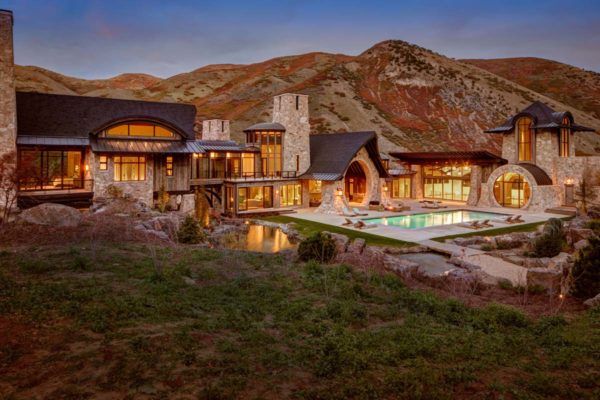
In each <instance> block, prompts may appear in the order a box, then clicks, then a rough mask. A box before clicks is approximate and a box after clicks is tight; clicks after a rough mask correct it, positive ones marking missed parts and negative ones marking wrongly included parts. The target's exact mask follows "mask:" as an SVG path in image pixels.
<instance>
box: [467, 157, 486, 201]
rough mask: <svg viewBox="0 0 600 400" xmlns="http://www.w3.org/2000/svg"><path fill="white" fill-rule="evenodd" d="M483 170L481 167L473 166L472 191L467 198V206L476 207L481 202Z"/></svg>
mask: <svg viewBox="0 0 600 400" xmlns="http://www.w3.org/2000/svg"><path fill="white" fill-rule="evenodd" d="M482 179H483V178H482V169H481V166H479V165H473V166H471V190H470V191H469V197H468V198H467V205H469V206H475V205H477V203H478V202H479V196H480V195H481V181H482Z"/></svg>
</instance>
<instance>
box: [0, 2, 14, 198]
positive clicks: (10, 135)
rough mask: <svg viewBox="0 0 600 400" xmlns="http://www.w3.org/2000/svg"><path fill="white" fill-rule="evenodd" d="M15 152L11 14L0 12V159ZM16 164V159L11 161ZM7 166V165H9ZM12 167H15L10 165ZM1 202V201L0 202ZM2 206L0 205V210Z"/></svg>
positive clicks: (9, 12)
mask: <svg viewBox="0 0 600 400" xmlns="http://www.w3.org/2000/svg"><path fill="white" fill-rule="evenodd" d="M16 151H17V104H16V98H15V65H14V52H13V14H12V11H8V10H0V157H3V156H4V155H6V154H11V153H13V154H14V155H15V156H16ZM10 161H11V163H10V164H12V163H13V162H14V163H16V157H14V158H12V159H11V160H10ZM10 164H9V165H10ZM12 165H13V167H16V165H14V164H12ZM0 201H1V200H0ZM2 206H4V204H2V203H0V208H2Z"/></svg>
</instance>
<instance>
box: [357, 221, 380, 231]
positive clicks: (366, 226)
mask: <svg viewBox="0 0 600 400" xmlns="http://www.w3.org/2000/svg"><path fill="white" fill-rule="evenodd" d="M354 227H355V228H356V229H370V228H377V224H366V223H365V222H364V221H362V220H359V221H356V223H355V224H354Z"/></svg>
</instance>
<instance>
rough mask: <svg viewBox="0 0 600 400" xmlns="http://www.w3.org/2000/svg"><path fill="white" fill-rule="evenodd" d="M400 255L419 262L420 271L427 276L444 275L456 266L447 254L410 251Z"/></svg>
mask: <svg viewBox="0 0 600 400" xmlns="http://www.w3.org/2000/svg"><path fill="white" fill-rule="evenodd" d="M399 257H400V258H403V259H405V260H409V261H413V262H416V263H417V264H419V271H420V272H421V273H423V274H425V275H427V276H442V275H445V274H446V273H447V272H448V271H450V270H452V269H455V268H456V265H453V264H450V263H449V262H448V258H447V257H446V256H443V255H441V254H438V253H408V254H403V255H401V256H399Z"/></svg>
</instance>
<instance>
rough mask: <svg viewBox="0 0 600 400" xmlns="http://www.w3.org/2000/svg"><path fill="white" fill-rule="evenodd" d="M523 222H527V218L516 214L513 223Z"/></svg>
mask: <svg viewBox="0 0 600 400" xmlns="http://www.w3.org/2000/svg"><path fill="white" fill-rule="evenodd" d="M521 222H525V220H524V219H523V218H521V215H515V216H514V217H513V219H512V223H513V224H520V223H521Z"/></svg>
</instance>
